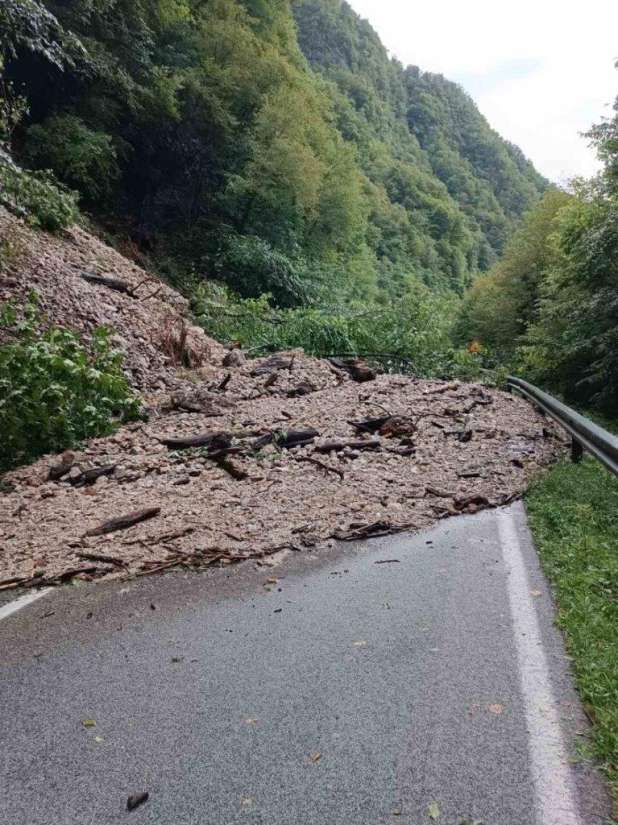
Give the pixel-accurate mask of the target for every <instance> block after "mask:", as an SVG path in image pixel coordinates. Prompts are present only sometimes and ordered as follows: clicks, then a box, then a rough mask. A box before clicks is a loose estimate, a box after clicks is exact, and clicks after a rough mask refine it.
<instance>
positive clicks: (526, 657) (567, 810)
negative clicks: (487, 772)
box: [497, 510, 581, 825]
mask: <svg viewBox="0 0 618 825" xmlns="http://www.w3.org/2000/svg"><path fill="white" fill-rule="evenodd" d="M497 521H498V533H499V536H500V544H501V547H502V556H503V558H504V563H505V566H506V570H507V592H508V598H509V605H510V609H511V620H512V625H513V634H514V638H515V647H516V649H517V660H518V665H519V668H518V669H519V677H520V684H521V692H522V698H523V702H524V708H525V714H526V727H527V729H528V750H529V753H530V761H531V766H532V771H531V772H532V780H533V782H534V788H535V798H536V814H537V821H538V823H539V825H581V819H580V816H579V812H578V805H577V795H576V793H575V792H574V783H573V778H572V773H571V769H570V766H569V761H568V753H567V750H566V748H565V744H564V737H563V733H562V727H561V723H560V713H559V711H558V707H557V705H556V700H555V697H554V693H553V690H552V685H551V676H550V671H549V667H548V664H547V658H546V656H545V650H544V648H543V638H542V635H541V630H540V626H539V621H538V617H537V612H536V607H535V604H534V601H533V596H532V594H531V592H530V581H529V578H528V572H527V569H526V562H525V560H524V556H523V553H522V549H521V544H520V540H519V535H518V532H517V524H516V521H515V518H514V515H513V512H512V510H499V511H498V512H497Z"/></svg>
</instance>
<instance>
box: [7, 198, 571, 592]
mask: <svg viewBox="0 0 618 825" xmlns="http://www.w3.org/2000/svg"><path fill="white" fill-rule="evenodd" d="M7 220H8V219H7V218H6V216H5V215H3V214H2V213H1V212H0V237H1V231H2V222H3V221H5V222H6V221H7ZM11 220H13V219H11ZM5 229H6V225H5ZM21 231H22V232H27V231H28V230H25V229H24V228H23V227H22V228H21ZM31 234H32V238H31V239H30V240H29V244H28V247H27V248H28V252H27V254H25V259H24V260H25V264H24V262H23V261H22V264H21V266H20V268H19V271H18V274H16V276H15V279H16V280H15V281H14V284H13V287H10V286H7V279H6V278H5V280H4V282H3V281H2V278H0V300H2V299H3V298H4V299H5V298H7V297H15V296H19V295H21V294H25V290H26V287H27V286H28V279H30V282H29V285H30V286H31V287H35V288H36V289H37V291H39V293H40V294H41V296H42V302H43V303H44V305H45V307H46V309H47V311H48V312H49V315H50V317H51V318H52V319H53V320H54V322H55V323H60V322H64V323H67V325H69V326H72V327H74V328H77V329H80V330H81V331H82V332H84V333H88V332H89V331H91V330H92V328H93V327H94V326H96V325H97V324H100V323H109V324H111V325H113V326H114V327H115V328H116V329H117V330H118V331H119V334H120V336H121V337H122V338H123V339H124V340H125V343H126V347H127V349H126V352H127V359H128V364H129V368H130V374H131V377H132V380H133V383H134V384H135V385H136V386H137V387H138V388H141V389H142V391H145V394H146V397H147V400H148V404H149V413H150V415H149V419H148V422H147V423H137V424H130V425H128V426H125V427H123V428H121V429H120V430H119V431H118V432H117V433H115V434H114V435H112V436H109V437H106V438H101V439H96V440H93V441H91V442H90V443H89V444H88V445H87V446H86V447H85V449H83V450H81V451H78V450H75V451H67V452H66V453H64V454H62V455H61V456H47V457H44V458H42V459H41V460H39V461H38V462H36V463H35V464H33V465H32V466H29V467H23V468H20V469H18V470H16V471H14V472H12V473H9V474H7V475H6V476H5V477H4V478H3V480H2V481H3V492H1V493H0V589H6V588H11V587H15V586H19V585H24V586H33V585H43V584H57V583H60V582H64V581H67V580H70V579H72V578H74V577H76V578H79V579H86V580H91V579H99V578H103V577H118V576H123V577H124V576H133V575H137V576H139V575H146V574H151V573H154V572H158V571H163V570H168V569H170V568H173V567H179V566H180V567H185V568H196V569H201V568H204V567H208V566H209V565H212V564H215V563H216V564H231V563H234V562H238V561H241V560H244V559H256V560H260V559H264V558H265V557H267V556H272V555H273V554H275V553H278V552H280V551H309V550H312V549H315V548H317V547H320V546H324V545H325V544H329V543H332V542H333V541H335V540H340V541H352V540H357V539H363V538H366V537H370V536H381V535H386V534H389V533H393V532H397V531H401V530H417V529H420V528H424V527H427V526H429V525H431V524H432V523H433V522H435V521H436V520H437V519H440V518H444V517H446V516H450V515H458V514H463V513H474V512H476V511H478V510H480V509H483V508H487V507H493V506H497V505H501V504H505V503H507V502H509V501H511V500H513V499H515V498H516V497H518V496H520V495H521V494H522V492H523V491H524V490H525V489H526V487H527V486H528V483H529V481H530V479H531V478H532V477H533V476H534V475H535V474H536V473H537V472H538V471H539V469H540V468H542V467H543V466H545V465H547V464H549V463H551V462H553V461H554V460H555V459H556V457H557V456H558V455H559V454H560V452H561V451H562V450H563V448H564V445H563V443H562V442H561V440H560V435H559V432H558V431H557V429H556V428H555V427H554V425H553V424H552V423H551V422H549V421H548V420H547V419H545V418H543V417H542V416H541V415H540V414H539V413H537V412H536V411H534V410H533V408H532V407H531V406H530V405H529V404H528V403H527V402H525V401H523V400H522V399H519V398H516V397H511V396H509V395H507V394H505V393H502V392H499V391H497V390H495V389H489V388H487V387H483V386H480V385H476V384H464V383H459V382H443V381H430V380H420V379H415V378H412V377H406V376H401V375H376V373H375V371H374V370H372V369H371V368H370V367H368V366H367V365H366V364H363V363H362V362H358V361H353V362H348V361H339V360H336V359H333V360H332V361H329V360H319V359H315V358H311V357H308V356H307V355H305V354H304V353H303V352H302V351H300V350H299V351H293V352H286V353H278V354H277V355H273V356H270V357H266V358H259V359H254V360H251V359H248V358H246V356H245V354H244V353H243V352H241V351H240V350H226V349H224V348H223V347H222V346H221V345H219V344H217V343H216V342H214V341H211V340H210V339H208V338H207V337H206V336H205V335H204V334H203V333H202V332H201V331H199V330H198V331H192V329H193V328H192V327H191V325H190V323H189V321H187V318H186V309H187V308H186V306H185V305H184V304H183V299H182V298H180V297H179V296H178V295H177V294H176V293H174V291H173V290H171V289H170V288H169V287H167V286H163V285H162V284H160V285H159V286H155V287H154V288H155V291H156V292H157V294H156V295H154V296H151V297H150V298H146V299H144V300H143V301H142V300H140V298H139V297H137V298H136V297H135V296H136V295H137V296H139V295H140V294H141V292H142V290H143V291H144V293H145V294H146V295H148V294H149V293H150V292H152V290H153V285H152V284H148V286H147V287H146V286H144V285H142V284H140V280H141V276H142V274H143V273H142V272H141V271H140V270H138V269H137V268H136V267H134V266H133V265H132V264H131V263H130V262H128V261H126V260H125V259H124V258H122V257H121V256H120V255H118V254H117V253H115V252H113V251H112V250H110V249H108V248H107V247H105V246H104V245H103V244H101V243H100V242H99V241H97V240H95V239H94V238H92V237H91V236H89V235H86V234H85V233H83V232H81V230H73V232H72V234H71V236H70V238H68V239H65V240H59V239H56V238H51V237H50V236H45V235H42V234H36V235H35V234H33V233H31ZM95 252H96V259H97V262H98V266H97V267H96V271H94V270H95V267H94V265H93V261H92V260H90V258H89V256H92V255H93V254H94V253H95ZM86 263H88V266H89V270H88V271H89V272H92V277H89V278H87V279H86V278H83V277H81V274H80V273H81V272H82V270H83V269H84V266H85V265H86ZM24 272H25V273H26V275H24ZM102 279H107V280H116V281H120V282H121V283H122V284H123V285H126V284H129V286H128V290H129V292H127V291H126V290H125V289H124V287H123V288H120V287H119V286H118V284H115V285H109V284H102V283H100V281H101V280H102ZM82 290H83V291H84V292H83V293H82ZM166 318H167V319H168V323H167V326H166V324H165V323H164V321H165V319H166ZM157 336H158V337H157Z"/></svg>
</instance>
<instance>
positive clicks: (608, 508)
mask: <svg viewBox="0 0 618 825" xmlns="http://www.w3.org/2000/svg"><path fill="white" fill-rule="evenodd" d="M526 506H527V510H528V516H529V519H530V525H531V528H532V532H533V534H534V538H535V542H536V546H537V548H538V551H539V555H540V557H541V561H542V564H543V567H544V570H545V572H546V574H547V576H548V578H549V580H550V582H551V584H552V586H553V588H554V592H555V596H556V601H557V604H558V624H559V626H560V627H561V628H562V630H563V631H564V634H565V638H566V644H567V649H568V651H569V653H570V655H571V656H572V657H573V671H574V673H575V678H576V681H577V685H578V688H579V691H580V693H581V697H582V700H583V702H584V705H585V707H586V710H587V712H588V715H589V717H590V719H591V721H592V723H593V739H592V753H593V755H594V757H595V758H596V759H598V760H599V762H600V764H601V765H602V766H603V768H604V770H605V771H606V773H607V776H608V777H609V780H610V783H611V787H612V791H613V798H614V806H615V808H616V810H617V811H618V632H617V629H618V478H615V477H614V476H612V475H611V474H610V473H609V472H608V471H607V470H606V469H605V468H604V467H603V466H602V465H600V464H599V463H598V462H597V461H596V460H594V459H592V458H586V459H584V461H583V462H582V463H581V464H570V463H563V464H560V465H558V466H557V467H555V468H554V469H553V470H552V471H550V472H549V473H548V474H547V475H546V476H545V477H544V478H542V479H541V480H540V481H538V482H537V483H536V484H535V485H534V487H533V488H532V489H531V490H530V492H529V493H528V495H527V499H526Z"/></svg>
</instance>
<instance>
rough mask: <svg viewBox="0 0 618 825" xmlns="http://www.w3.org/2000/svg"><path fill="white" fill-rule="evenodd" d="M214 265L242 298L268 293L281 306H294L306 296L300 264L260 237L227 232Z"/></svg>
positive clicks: (223, 278) (305, 283)
mask: <svg viewBox="0 0 618 825" xmlns="http://www.w3.org/2000/svg"><path fill="white" fill-rule="evenodd" d="M214 265H215V271H216V273H217V277H219V278H221V280H223V281H225V282H226V283H228V284H229V285H230V286H232V287H233V288H234V290H236V291H237V292H239V293H240V294H241V295H242V296H243V297H245V298H258V297H259V296H260V295H262V294H263V293H269V294H270V295H272V296H273V299H274V300H275V302H276V303H277V304H278V305H279V306H283V307H293V306H298V305H300V304H302V303H304V302H305V301H306V300H307V298H308V284H307V281H306V280H305V279H304V278H303V274H304V272H303V265H302V264H299V263H298V262H297V261H293V260H292V259H290V258H288V257H287V256H286V255H284V254H282V253H281V252H278V251H277V250H276V249H274V248H273V247H272V246H271V245H270V244H269V243H268V241H264V240H262V239H261V238H258V237H255V236H243V235H236V234H231V233H230V234H228V235H227V236H225V239H224V243H223V248H222V250H221V251H220V254H219V255H218V256H217V257H216V259H215V261H214Z"/></svg>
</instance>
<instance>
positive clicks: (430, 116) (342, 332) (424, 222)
mask: <svg viewBox="0 0 618 825" xmlns="http://www.w3.org/2000/svg"><path fill="white" fill-rule="evenodd" d="M617 133H618V126H617V121H616V119H614V120H613V121H611V122H607V123H603V124H601V125H600V126H599V127H597V128H595V129H594V130H593V131H592V132H591V135H590V139H591V140H593V141H595V142H596V144H597V146H598V149H599V152H600V154H601V156H602V157H603V159H604V161H605V172H604V174H603V175H601V176H600V177H599V179H598V180H596V181H592V182H579V183H578V184H577V185H576V186H575V187H574V188H573V191H571V192H569V193H565V192H562V191H559V190H557V189H556V188H555V187H553V186H551V185H550V184H549V182H548V181H546V180H545V179H544V178H543V177H542V176H541V175H539V174H538V173H537V172H536V170H535V169H534V167H533V166H532V164H531V163H530V162H529V161H528V160H527V159H526V158H525V157H524V155H523V154H522V152H521V151H520V150H519V149H518V148H517V147H515V146H513V145H511V144H509V143H508V142H506V141H504V140H503V139H502V138H501V137H500V136H499V135H498V134H497V133H496V132H495V131H493V130H492V129H491V127H490V126H489V124H488V123H487V121H486V120H485V119H484V118H483V116H482V115H481V114H480V112H479V111H478V109H477V108H476V106H475V104H474V102H473V101H472V99H471V98H470V97H469V96H468V95H467V94H466V93H465V92H464V91H463V90H462V89H461V88H460V87H459V86H457V85H456V84H454V83H452V82H450V81H448V80H447V79H445V78H444V77H442V76H439V75H433V74H429V73H426V72H423V71H422V69H420V68H418V67H414V66H410V67H404V66H402V65H401V64H400V63H399V62H398V61H397V60H395V59H392V58H391V57H389V55H388V53H387V51H386V49H385V48H384V46H383V45H382V43H381V42H380V40H379V38H378V36H377V35H376V33H375V32H374V31H373V29H372V28H371V26H370V25H369V24H368V23H367V22H366V21H363V20H361V19H360V18H359V17H358V16H357V15H356V14H355V13H354V11H353V10H352V9H351V8H350V7H349V6H348V4H347V3H345V2H341V0H45V2H40V0H5V2H3V4H2V7H1V8H0V146H2V147H4V148H3V149H2V150H1V151H0V184H1V188H0V203H2V204H3V205H4V206H5V207H6V208H9V209H11V210H12V211H14V212H17V213H18V214H22V215H23V216H24V217H26V219H27V220H29V221H30V222H32V223H34V224H37V225H39V226H41V227H42V228H44V229H49V230H52V231H53V230H59V229H61V228H62V227H63V226H66V225H67V224H68V223H71V222H72V221H74V220H76V219H78V220H82V221H87V222H89V224H90V226H93V227H96V231H97V232H99V233H100V234H102V235H103V236H104V237H106V238H107V239H108V240H109V241H110V242H111V243H113V244H114V245H115V246H117V248H118V249H120V250H121V251H122V252H123V253H124V254H126V255H129V256H130V257H133V258H134V259H135V260H136V261H138V262H139V263H142V264H144V265H146V266H149V267H151V268H153V269H154V270H156V271H157V272H158V273H159V274H161V275H162V276H163V277H164V278H166V279H167V280H168V281H169V282H170V283H172V284H173V285H174V286H176V287H177V288H179V289H180V290H181V291H183V292H184V293H185V294H186V295H187V296H188V297H190V298H191V300H192V302H193V305H194V311H195V313H196V315H197V317H198V318H199V319H200V320H201V322H202V323H203V324H204V326H205V328H206V329H207V331H209V332H210V333H211V334H213V335H215V336H218V337H220V338H221V339H225V340H238V341H240V342H241V343H243V344H247V345H251V346H253V347H254V348H258V349H259V348H261V349H276V348H278V347H285V346H305V347H306V348H307V349H308V350H309V351H311V352H314V353H317V354H330V353H333V352H362V351H366V350H367V349H369V348H370V349H373V350H380V351H388V352H391V353H394V354H397V355H399V356H401V357H405V358H408V359H410V360H411V361H412V363H413V367H414V369H415V370H416V371H418V372H419V373H423V374H434V375H446V374H453V373H454V372H457V371H459V372H460V373H462V374H465V373H466V370H467V371H475V370H476V371H478V370H480V369H494V368H505V367H507V366H508V367H510V368H513V369H518V370H520V371H521V372H524V373H526V374H528V375H531V376H533V377H535V378H536V379H538V380H539V381H542V382H544V383H545V384H547V385H548V386H551V387H553V388H555V389H557V390H559V391H560V392H562V393H564V394H565V395H567V396H568V397H571V398H574V399H577V400H578V401H581V402H582V403H584V404H592V405H594V404H598V405H600V406H603V405H607V404H608V403H611V400H612V399H614V400H615V398H616V381H617V380H618V375H617V370H618V363H617V362H618V359H616V358H615V356H614V354H613V353H614V352H615V350H616V346H615V344H616V335H617V333H616V330H617V328H618V327H617V323H616V322H617V311H618V296H617V294H616V287H617V283H616V280H617V279H616V263H615V262H616V254H615V253H616V245H617V244H618V228H617V220H616V217H617V211H616V197H617V191H618V160H617V157H618V153H617V146H618V140H617ZM522 219H523V223H522ZM222 307H225V308H226V309H227V310H228V311H226V312H221V309H222ZM470 342H472V343H470Z"/></svg>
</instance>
